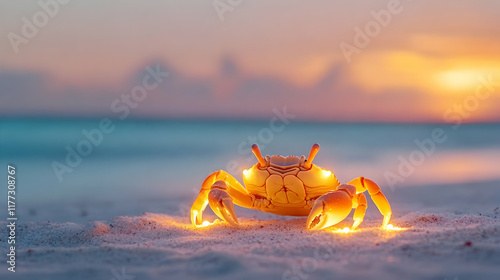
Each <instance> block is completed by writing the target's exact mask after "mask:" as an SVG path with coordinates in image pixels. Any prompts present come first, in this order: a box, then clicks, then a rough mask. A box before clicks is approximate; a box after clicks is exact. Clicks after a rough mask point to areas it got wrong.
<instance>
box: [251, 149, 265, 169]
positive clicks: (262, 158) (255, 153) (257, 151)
mask: <svg viewBox="0 0 500 280" xmlns="http://www.w3.org/2000/svg"><path fill="white" fill-rule="evenodd" d="M252 152H253V154H254V155H255V157H256V158H257V160H258V161H259V163H260V166H262V167H264V166H266V165H267V162H266V160H265V159H264V157H262V154H261V153H260V149H259V146H257V144H253V145H252Z"/></svg>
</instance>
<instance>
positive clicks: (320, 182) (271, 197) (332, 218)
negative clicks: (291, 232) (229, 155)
mask: <svg viewBox="0 0 500 280" xmlns="http://www.w3.org/2000/svg"><path fill="white" fill-rule="evenodd" d="M252 151H253V153H254V154H255V156H256V157H257V159H258V161H259V162H258V163H257V164H255V165H254V166H252V167H251V168H250V169H248V170H244V171H243V182H244V183H245V186H246V189H245V188H244V187H243V186H242V185H241V184H240V183H239V182H238V181H237V180H236V179H235V178H234V177H233V176H231V175H230V174H228V173H227V172H225V171H223V170H220V171H217V172H214V173H212V174H210V176H208V177H207V179H205V181H204V182H203V184H202V187H201V190H200V193H199V195H198V197H197V198H196V200H195V202H194V203H193V206H192V207H191V221H192V223H193V225H194V226H196V227H198V226H202V225H204V224H203V222H202V221H203V220H202V214H203V211H204V210H205V208H206V207H207V204H210V207H211V208H212V210H213V211H214V213H215V214H216V215H217V216H219V217H220V218H221V219H223V220H225V221H226V222H228V223H229V224H231V225H233V226H236V227H237V226H238V219H237V217H236V212H235V211H234V205H233V202H234V204H236V205H239V206H242V207H246V208H252V209H257V210H260V211H263V212H269V213H273V214H277V215H287V216H308V218H307V228H308V229H312V230H316V229H323V228H326V227H330V226H333V225H335V224H337V223H339V222H340V221H342V220H344V219H345V218H346V217H347V216H348V215H349V213H350V212H351V209H352V208H355V209H356V210H355V211H354V216H353V219H354V223H353V225H352V227H351V230H354V229H356V228H357V227H358V226H359V224H361V222H362V221H363V218H364V216H365V212H366V197H365V195H364V194H363V192H364V191H366V190H368V193H369V194H370V196H371V198H372V200H373V202H374V203H375V205H377V207H378V209H379V210H380V213H381V214H382V215H383V216H384V220H383V222H382V227H383V228H386V226H387V224H388V223H389V220H390V218H391V214H392V212H391V206H390V205H389V202H388V201H387V199H386V198H385V196H384V194H383V193H382V192H381V191H380V187H379V186H377V184H375V182H373V181H371V180H369V179H365V178H363V177H359V178H356V179H354V180H352V181H350V182H349V183H347V184H340V183H339V181H338V180H337V178H336V177H335V175H334V174H333V173H332V172H331V171H330V170H326V169H323V168H321V167H319V166H317V165H314V164H312V161H313V159H314V157H315V156H316V154H317V153H318V151H319V145H318V144H314V145H313V146H312V148H311V151H310V153H309V157H308V158H307V159H306V158H305V156H302V157H300V158H299V157H297V156H287V157H283V156H279V155H274V156H266V157H265V158H264V157H262V154H261V153H260V150H259V147H258V146H257V145H253V146H252Z"/></svg>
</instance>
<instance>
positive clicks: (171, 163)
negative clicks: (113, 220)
mask: <svg viewBox="0 0 500 280" xmlns="http://www.w3.org/2000/svg"><path fill="white" fill-rule="evenodd" d="M99 121H100V120H99V119H90V120H89V119H86V120H57V119H2V120H0V167H1V168H0V170H3V171H0V185H3V186H5V188H2V189H3V190H5V191H4V192H5V195H7V194H6V190H7V189H6V186H7V182H6V181H7V164H13V165H14V166H15V167H16V169H17V174H16V175H17V197H16V199H17V201H18V209H19V210H18V212H19V213H20V214H19V215H22V217H23V219H24V220H25V221H31V220H33V221H35V220H56V221H80V220H92V219H103V218H107V217H110V216H112V215H139V214H141V213H142V212H145V211H147V212H152V211H159V212H161V211H166V212H179V213H180V214H182V211H183V210H182V209H184V211H185V208H186V205H187V206H189V204H190V202H191V201H192V199H193V195H194V194H195V193H196V192H197V191H199V188H200V186H201V183H202V182H203V180H204V179H205V178H206V176H208V175H209V174H210V173H211V172H213V171H216V170H219V169H224V170H227V171H229V172H230V173H231V174H233V175H234V176H235V177H236V178H237V179H239V180H240V181H241V172H242V170H243V169H245V168H248V167H250V166H251V165H253V164H255V163H256V162H257V161H256V159H255V158H254V156H253V154H252V153H251V151H250V146H251V144H253V143H257V144H259V146H260V147H261V151H262V153H263V154H270V155H272V154H281V155H297V156H300V155H306V156H307V155H308V153H309V149H310V147H311V145H312V144H314V143H319V144H320V146H321V148H320V152H319V154H318V155H317V156H316V158H315V160H314V163H316V164H318V165H320V166H322V167H324V168H329V169H331V170H332V171H333V172H334V173H335V174H336V175H337V177H338V178H339V180H340V181H342V182H347V181H349V180H351V179H353V178H355V177H358V176H365V177H369V178H371V179H373V180H375V181H376V182H377V183H379V185H380V186H381V188H382V190H383V191H384V192H386V193H388V192H389V193H390V192H394V191H395V190H398V189H407V188H419V187H425V186H427V187H428V186H434V185H440V186H453V185H456V184H480V183H485V182H486V183H488V182H490V183H491V182H499V181H500V164H499V163H500V125H499V124H471V125H462V126H460V127H458V128H453V127H452V126H451V125H446V124H329V123H300V122H293V121H292V122H290V123H288V124H283V123H279V122H278V123H276V124H272V123H270V122H267V121H262V122H244V121H163V120H133V121H119V120H114V121H112V124H113V127H114V130H113V131H112V132H110V133H103V137H102V139H97V138H96V139H97V140H100V141H98V142H100V143H98V144H97V145H94V144H92V145H91V149H92V150H91V151H89V150H83V151H85V152H86V153H88V155H85V156H82V157H81V160H80V161H79V162H76V161H75V160H74V158H72V159H71V160H73V161H71V162H70V163H71V164H72V165H70V164H68V162H67V160H66V158H67V156H68V149H67V148H68V147H69V149H70V150H77V148H78V147H79V145H80V147H83V146H82V145H85V143H87V144H88V143H90V142H86V141H87V137H86V136H85V135H84V134H83V133H82V131H83V130H87V131H92V130H94V129H97V128H99ZM436 131H437V132H436ZM433 133H434V134H435V133H438V134H439V133H441V134H440V135H441V136H440V137H439V141H438V142H436V141H434V140H432V135H433ZM84 142H85V143H84ZM416 142H421V143H425V144H424V145H423V146H424V147H426V148H424V149H423V148H420V147H419V146H418V145H417V144H416ZM82 143H84V144H82ZM83 148H85V147H83ZM54 165H58V166H59V167H61V166H63V165H64V166H66V168H67V169H66V171H68V172H65V173H64V174H62V175H61V177H60V178H62V181H61V180H60V178H58V175H57V174H56V172H55V171H54ZM69 171H71V172H69ZM394 178H397V179H394ZM2 182H3V183H2ZM172 202H178V203H177V204H175V203H174V205H173V206H172ZM4 204H6V203H5V199H2V204H1V205H0V206H1V207H2V208H4ZM5 208H6V207H5ZM3 212H6V211H3ZM5 214H6V213H1V215H2V217H3V216H4V215H5Z"/></svg>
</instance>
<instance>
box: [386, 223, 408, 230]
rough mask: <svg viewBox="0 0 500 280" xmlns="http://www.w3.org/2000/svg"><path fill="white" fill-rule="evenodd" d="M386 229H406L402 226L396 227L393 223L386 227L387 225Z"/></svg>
mask: <svg viewBox="0 0 500 280" xmlns="http://www.w3.org/2000/svg"><path fill="white" fill-rule="evenodd" d="M385 229H386V230H404V229H402V228H400V227H395V226H393V225H392V224H388V225H387V226H386V227H385Z"/></svg>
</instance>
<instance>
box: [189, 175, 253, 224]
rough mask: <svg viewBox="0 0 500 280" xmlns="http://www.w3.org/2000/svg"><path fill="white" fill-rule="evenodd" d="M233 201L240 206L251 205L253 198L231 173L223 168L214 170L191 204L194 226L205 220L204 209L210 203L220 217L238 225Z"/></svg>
mask: <svg viewBox="0 0 500 280" xmlns="http://www.w3.org/2000/svg"><path fill="white" fill-rule="evenodd" d="M233 202H234V204H236V205H239V206H243V207H251V205H252V202H253V198H252V196H251V195H250V194H249V193H248V192H247V190H246V189H245V188H244V187H243V186H242V185H241V184H240V183H239V182H238V181H237V180H236V179H235V178H234V177H233V176H231V175H230V174H229V173H227V172H225V171H223V170H220V171H217V172H214V173H212V174H210V176H208V177H207V179H205V181H204V182H203V184H202V186H201V190H200V193H199V194H198V197H197V198H196V200H195V201H194V203H193V206H191V222H192V223H193V225H194V226H200V225H201V224H202V222H203V220H202V216H203V211H204V210H205V208H206V207H207V205H208V204H210V208H212V210H213V211H214V213H215V214H216V215H217V216H218V217H219V218H221V219H223V220H225V221H226V222H228V223H230V224H231V225H233V226H238V219H237V217H236V212H235V211H234V205H233Z"/></svg>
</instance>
